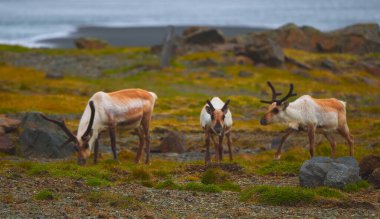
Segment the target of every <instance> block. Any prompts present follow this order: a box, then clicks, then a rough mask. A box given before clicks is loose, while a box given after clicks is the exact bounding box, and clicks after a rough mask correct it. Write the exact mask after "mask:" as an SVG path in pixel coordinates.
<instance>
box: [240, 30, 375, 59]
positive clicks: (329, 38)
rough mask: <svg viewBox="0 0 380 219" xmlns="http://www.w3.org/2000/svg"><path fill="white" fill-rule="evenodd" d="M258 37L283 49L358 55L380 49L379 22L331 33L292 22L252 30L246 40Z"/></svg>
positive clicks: (253, 39)
mask: <svg viewBox="0 0 380 219" xmlns="http://www.w3.org/2000/svg"><path fill="white" fill-rule="evenodd" d="M257 38H267V39H271V40H273V41H275V42H276V43H278V44H279V45H280V46H281V47H283V48H294V49H300V50H306V51H312V52H329V53H354V54H365V53H371V52H380V31H379V25H378V24H358V25H353V26H349V27H346V28H343V29H340V30H336V31H331V32H321V31H319V30H317V29H315V28H312V27H308V26H303V27H298V26H296V25H294V24H288V25H285V26H283V27H280V28H278V29H275V30H268V31H264V32H259V33H250V34H249V35H248V36H247V37H246V40H245V43H248V42H253V41H255V40H257Z"/></svg>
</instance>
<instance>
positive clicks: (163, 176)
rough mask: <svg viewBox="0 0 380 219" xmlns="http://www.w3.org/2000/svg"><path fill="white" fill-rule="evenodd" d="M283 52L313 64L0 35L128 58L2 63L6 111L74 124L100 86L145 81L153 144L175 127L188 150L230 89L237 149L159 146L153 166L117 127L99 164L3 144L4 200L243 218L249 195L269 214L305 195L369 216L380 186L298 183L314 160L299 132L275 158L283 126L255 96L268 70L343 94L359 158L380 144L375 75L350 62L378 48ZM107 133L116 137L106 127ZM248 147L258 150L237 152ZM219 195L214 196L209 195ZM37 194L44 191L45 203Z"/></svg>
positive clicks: (96, 212) (263, 89) (302, 85)
mask: <svg viewBox="0 0 380 219" xmlns="http://www.w3.org/2000/svg"><path fill="white" fill-rule="evenodd" d="M284 52H285V55H286V56H288V57H291V58H293V59H295V60H298V61H300V62H303V63H306V64H309V65H310V66H312V69H310V70H307V71H306V70H299V69H298V68H297V67H296V66H293V65H292V64H285V65H284V66H283V67H281V68H271V67H265V66H256V65H240V64H236V63H235V62H234V61H233V60H234V55H233V54H229V53H223V52H216V51H198V52H188V53H186V54H183V55H179V56H177V57H175V58H174V59H173V60H172V61H171V65H170V67H167V68H160V67H159V59H158V57H157V55H155V54H153V53H152V52H151V51H150V49H149V48H113V47H110V48H105V49H99V50H76V49H28V48H24V47H19V46H6V45H1V46H0V57H5V56H7V55H9V54H10V53H11V54H14V56H15V57H24V58H25V57H28V55H30V56H31V55H33V54H41V55H44V56H65V57H71V56H72V57H76V56H83V57H93V58H94V57H95V58H98V59H101V58H102V57H105V56H115V57H122V58H123V59H125V65H124V66H122V67H119V68H115V69H112V68H110V69H106V70H104V71H103V72H102V74H101V75H100V76H99V77H85V76H83V75H80V74H77V75H76V74H67V75H65V76H64V78H62V79H49V78H46V77H45V72H43V71H42V70H36V68H32V67H23V66H16V65H12V64H10V63H8V62H5V61H4V62H1V63H0V113H2V114H7V115H11V116H19V115H22V113H24V112H26V111H39V112H42V113H44V114H46V115H51V114H54V115H58V116H60V117H61V118H64V119H65V120H66V124H67V126H68V127H69V128H70V129H71V130H76V129H77V128H78V127H77V125H78V120H79V118H80V115H81V113H82V112H83V109H84V107H85V106H86V104H87V101H88V99H89V97H90V96H91V95H92V94H93V93H95V92H97V91H100V90H102V91H105V92H110V91H115V90H120V89H124V88H143V89H146V90H149V91H154V92H155V93H156V94H157V96H158V97H159V98H158V99H157V101H156V104H155V109H154V112H153V118H152V123H151V131H152V133H151V137H152V140H151V147H152V148H153V149H154V148H155V147H158V145H159V142H160V138H159V137H157V136H159V135H160V130H176V131H180V132H182V133H184V134H185V136H186V144H187V149H188V150H190V151H198V152H203V151H204V139H203V134H202V129H201V127H200V126H199V113H200V110H201V109H202V106H204V104H205V100H207V99H211V98H212V97H213V96H219V97H220V98H221V99H223V100H227V99H230V100H231V102H230V104H229V108H230V109H231V111H232V112H233V117H234V126H233V134H232V141H233V145H234V148H236V149H237V151H240V152H238V153H234V160H233V162H230V161H228V159H226V156H225V159H224V161H223V162H222V163H221V164H212V165H211V167H210V168H206V167H205V166H204V160H203V159H200V160H198V161H184V162H182V161H181V162H180V161H176V160H175V159H174V160H171V159H166V158H165V157H163V156H160V155H157V154H153V156H152V159H151V164H150V165H149V166H147V165H141V164H140V165H139V164H135V163H134V156H135V155H134V154H135V151H136V149H137V145H138V143H137V142H138V138H137V137H133V136H132V137H127V136H130V134H128V133H126V131H125V130H123V129H122V128H119V129H117V132H118V136H122V137H121V138H118V139H117V147H118V150H119V162H116V161H114V160H113V159H112V155H111V154H110V153H106V152H105V151H104V150H105V149H107V148H109V147H102V148H101V149H100V151H101V157H100V158H99V160H98V163H97V164H93V163H92V162H88V163H87V164H86V165H85V166H79V165H77V164H76V157H75V155H73V156H72V157H70V158H67V159H62V160H49V159H24V158H20V157H16V156H10V155H5V154H2V155H1V156H0V187H1V188H2V189H1V191H0V196H1V197H0V209H5V208H4V206H8V209H20V208H23V209H25V212H26V213H23V214H21V215H22V216H25V217H28V216H36V215H35V214H34V215H32V214H31V215H28V213H27V212H33V210H32V209H33V207H30V206H38V207H41V208H43V213H41V215H42V216H47V217H49V216H53V215H55V216H57V215H58V216H64V215H67V216H69V217H70V216H71V217H76V216H78V215H79V216H99V217H102V216H107V215H108V216H109V215H114V216H118V217H126V216H128V215H131V216H137V217H144V216H149V215H155V216H157V217H160V216H164V215H166V216H167V215H171V216H173V217H179V216H184V215H188V214H192V215H194V216H199V215H200V216H205V215H208V216H213V217H219V216H223V214H232V215H234V216H236V217H239V216H240V217H242V216H249V215H252V209H251V208H250V207H249V206H261V207H262V210H260V211H262V213H263V215H264V214H267V215H269V217H270V216H276V215H277V216H279V214H281V212H276V211H272V210H273V209H272V208H271V206H272V205H275V206H287V208H286V209H287V210H286V209H285V210H284V209H282V208H281V209H282V210H284V211H301V210H299V209H298V207H299V206H302V207H303V210H302V211H309V210H305V208H306V209H315V207H319V208H320V209H322V210H321V211H323V209H328V210H326V211H331V209H330V208H347V209H345V211H346V210H347V211H349V212H348V215H349V216H350V215H351V213H352V214H354V213H358V212H359V213H360V212H364V211H367V210H368V211H369V213H368V214H369V216H370V214H371V212H372V211H371V209H372V210H373V209H374V208H375V209H376V208H378V207H379V205H378V200H377V199H376V197H378V196H379V192H378V191H377V190H374V189H373V188H372V187H371V186H370V185H368V184H367V183H366V182H365V181H360V182H359V183H356V184H352V185H348V186H346V187H345V188H344V189H343V190H337V189H331V188H324V187H321V188H315V189H306V188H301V187H299V186H298V178H297V174H298V171H299V168H300V166H301V165H302V163H303V162H304V161H305V160H307V159H309V152H308V149H307V148H306V147H305V145H306V144H307V139H306V137H305V136H303V135H299V136H298V135H297V136H296V137H295V140H293V141H290V142H291V143H290V144H291V146H289V147H288V148H286V151H285V152H284V153H283V155H282V158H281V160H279V161H274V160H273V156H274V154H275V148H273V149H271V148H270V147H268V145H270V144H271V141H272V139H273V138H274V137H275V136H277V135H278V134H279V133H281V131H283V130H285V127H284V126H282V125H272V126H260V124H259V119H260V117H261V116H262V115H263V114H264V113H265V109H266V105H265V104H261V103H260V99H263V96H266V95H269V93H268V89H267V85H266V81H267V80H270V81H272V83H273V84H276V88H277V89H281V90H284V91H285V90H286V89H287V88H288V84H290V83H293V84H294V85H295V86H296V92H297V93H298V94H299V95H301V94H310V95H312V96H315V97H319V98H329V97H335V98H337V99H341V100H344V101H346V102H347V121H348V125H349V127H350V131H351V134H352V135H353V136H354V137H355V146H354V147H355V155H354V156H355V158H356V159H357V160H361V158H362V157H364V156H365V155H368V154H380V147H379V146H377V147H376V144H374V143H376V142H379V141H380V102H379V101H380V99H379V93H380V89H379V85H380V79H379V77H378V76H375V75H373V74H370V73H369V72H367V71H365V70H363V69H361V68H356V67H355V66H357V65H355V63H360V62H362V60H364V59H366V58H373V57H379V54H368V55H364V56H358V55H352V54H320V53H313V52H305V51H299V50H294V49H285V50H284ZM326 59H328V60H331V61H332V62H334V63H336V68H337V69H339V70H338V71H332V70H329V69H325V68H320V67H318V66H316V65H315V63H320V62H321V61H322V60H326ZM210 60H211V61H210ZM204 63H211V64H204ZM348 66H349V67H348ZM350 66H352V68H351V67H350ZM243 73H249V74H243ZM244 75H249V76H248V77H246V76H244ZM291 99H292V100H294V99H295V98H294V97H292V98H291ZM68 115H74V116H68ZM336 140H337V147H336V155H335V156H336V157H340V156H347V155H348V154H349V150H348V146H347V145H346V144H345V142H344V139H342V138H340V137H338V136H337V137H336ZM101 144H103V145H107V146H108V145H110V143H109V141H108V140H107V138H105V140H102V141H101ZM377 144H378V143H377ZM211 148H213V147H211ZM244 150H245V151H254V153H242V152H241V151H244ZM92 156H93V155H92ZM315 156H330V146H329V143H328V142H327V141H326V140H323V141H322V142H320V143H319V144H318V145H317V146H316V148H315ZM212 161H214V160H213V157H212ZM211 193H212V194H211ZM375 199H376V200H375ZM213 201H214V202H219V203H218V204H215V206H209V204H210V203H211V202H213ZM40 202H44V204H43V206H41V204H40ZM189 203H192V204H191V205H192V206H193V208H192V211H186V210H183V209H182V208H181V207H179V206H187V207H188V205H189ZM294 206H296V207H294ZM293 207H294V208H293ZM78 208H79V209H81V210H77V209H78ZM232 208H233V210H231V209H232ZM181 209H182V210H181ZM271 209H272V210H271ZM281 209H280V211H282V210H281ZM289 209H290V210H289ZM358 209H359V210H358ZM363 209H364V210H363ZM310 211H312V210H310ZM271 212H272V213H271ZM288 213H289V212H288ZM271 214H272V215H271ZM337 214H338V213H337ZM259 215H260V214H259ZM295 215H296V214H295ZM320 216H323V212H322V213H321V214H320ZM206 217H207V216H206Z"/></svg>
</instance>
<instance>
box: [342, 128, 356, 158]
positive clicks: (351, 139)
mask: <svg viewBox="0 0 380 219" xmlns="http://www.w3.org/2000/svg"><path fill="white" fill-rule="evenodd" d="M338 132H339V134H341V135H342V136H343V137H344V138H345V139H346V141H347V143H348V146H349V147H350V156H354V137H353V136H352V135H351V134H350V131H349V129H348V126H347V125H344V126H343V127H341V128H339V129H338Z"/></svg>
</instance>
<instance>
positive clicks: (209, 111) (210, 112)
mask: <svg viewBox="0 0 380 219" xmlns="http://www.w3.org/2000/svg"><path fill="white" fill-rule="evenodd" d="M206 112H207V113H208V114H210V115H211V114H212V110H211V107H209V106H206Z"/></svg>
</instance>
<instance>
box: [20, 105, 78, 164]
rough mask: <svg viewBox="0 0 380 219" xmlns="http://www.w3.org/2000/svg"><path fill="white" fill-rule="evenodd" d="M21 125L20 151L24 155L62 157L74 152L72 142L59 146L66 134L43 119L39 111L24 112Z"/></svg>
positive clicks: (64, 139) (65, 138)
mask: <svg viewBox="0 0 380 219" xmlns="http://www.w3.org/2000/svg"><path fill="white" fill-rule="evenodd" d="M21 127H22V129H23V132H22V133H21V136H20V139H19V142H20V153H21V155H23V156H26V157H30V156H33V157H44V158H64V157H67V156H70V155H71V154H72V153H73V152H74V144H73V143H70V144H68V145H66V146H65V147H60V146H61V145H62V144H63V143H64V142H65V141H66V140H67V139H68V137H67V135H66V134H65V133H64V132H63V131H62V130H61V128H59V127H58V126H56V125H55V124H53V123H51V122H48V121H46V120H44V119H43V118H42V117H41V116H40V114H39V113H36V112H28V113H26V114H25V116H24V118H23V120H22V122H21Z"/></svg>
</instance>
